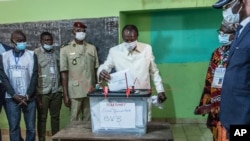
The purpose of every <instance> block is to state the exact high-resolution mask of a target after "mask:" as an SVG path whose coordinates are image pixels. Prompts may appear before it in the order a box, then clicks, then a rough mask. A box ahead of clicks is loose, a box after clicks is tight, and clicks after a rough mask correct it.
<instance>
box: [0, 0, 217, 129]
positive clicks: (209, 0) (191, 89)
mask: <svg viewBox="0 0 250 141" xmlns="http://www.w3.org/2000/svg"><path fill="white" fill-rule="evenodd" d="M213 3H214V0H5V1H2V0H0V24H1V23H2V24H3V23H17V22H30V21H47V20H62V19H75V18H76V19H77V18H94V17H108V16H120V18H121V20H120V25H121V27H122V26H123V25H124V24H127V23H133V24H137V26H138V27H139V30H140V37H139V40H141V41H144V42H147V43H152V41H151V39H152V37H151V28H152V25H151V23H152V21H151V20H152V17H153V16H152V13H151V12H152V11H154V12H155V10H158V12H163V13H164V12H166V11H167V12H168V13H169V12H170V14H172V15H174V13H175V12H171V10H177V9H179V10H181V11H179V14H180V13H181V12H184V13H183V14H184V15H185V9H186V8H197V7H198V8H207V7H211V5H212V4H213ZM183 8H184V9H183ZM169 10H170V11H169ZM145 11H147V12H145ZM212 11H216V10H214V9H213V10H212ZM212 13H213V14H214V13H216V12H212ZM197 14H198V15H200V16H201V15H202V13H197ZM205 18H207V17H205ZM201 20H202V19H201ZM159 22H161V21H159ZM198 23H203V22H198ZM217 23H218V17H217V19H216V20H215V21H214V20H212V19H211V22H209V23H208V24H209V25H211V24H212V25H215V24H217ZM162 24H163V23H162ZM190 24H192V22H191V23H190ZM218 25H219V23H218ZM121 27H120V28H121ZM214 28H216V27H214ZM183 29H185V28H183ZM198 30H199V29H198ZM0 34H1V33H0ZM210 36H211V35H209V36H208V37H206V38H211V37H210ZM200 38H201V37H200ZM212 38H213V41H215V40H214V37H212ZM0 40H1V39H0ZM206 41H207V40H206ZM211 46H212V44H211ZM212 47H213V48H214V47H215V46H212ZM153 51H154V52H155V53H156V54H155V56H156V57H157V55H158V53H157V52H158V51H159V50H158V49H157V48H156V49H154V50H153ZM207 53H208V54H210V52H207ZM207 65H208V60H207V61H206V60H205V61H202V62H182V63H161V64H158V67H159V69H160V72H161V75H162V77H163V79H164V86H165V88H166V90H167V95H168V100H167V102H166V103H165V105H164V110H158V109H155V108H154V109H153V114H154V115H153V116H154V117H156V118H166V117H167V118H192V119H193V118H195V119H197V118H198V119H199V118H203V117H199V116H194V115H193V109H194V106H195V105H196V104H197V103H198V100H199V98H200V93H201V90H202V86H203V83H204V78H205V71H206V69H207ZM68 114H69V111H68V109H67V108H65V107H63V108H62V112H61V127H64V126H65V125H66V124H67V123H68V119H69V118H68ZM0 119H1V120H0V127H1V128H8V125H7V120H6V118H5V115H4V113H1V115H0ZM47 123H48V129H49V128H50V126H49V123H50V121H49V120H48V122H47ZM22 127H24V124H23V123H22Z"/></svg>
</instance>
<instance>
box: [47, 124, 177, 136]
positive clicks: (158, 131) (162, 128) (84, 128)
mask: <svg viewBox="0 0 250 141" xmlns="http://www.w3.org/2000/svg"><path fill="white" fill-rule="evenodd" d="M52 139H59V140H60V141H174V138H173V134H172V131H171V129H170V124H169V123H168V122H149V123H148V124H147V133H146V134H145V135H133V134H105V133H92V132H91V124H90V123H84V122H82V121H73V122H71V123H70V124H68V125H67V126H66V127H64V128H63V129H61V130H60V131H59V132H57V133H56V134H55V135H54V136H52Z"/></svg>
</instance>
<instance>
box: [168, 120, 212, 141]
mask: <svg viewBox="0 0 250 141" xmlns="http://www.w3.org/2000/svg"><path fill="white" fill-rule="evenodd" d="M171 129H172V133H173V136H174V141H213V137H212V134H211V132H210V130H209V129H208V128H207V127H206V125H205V123H199V124H194V123H192V124H171Z"/></svg>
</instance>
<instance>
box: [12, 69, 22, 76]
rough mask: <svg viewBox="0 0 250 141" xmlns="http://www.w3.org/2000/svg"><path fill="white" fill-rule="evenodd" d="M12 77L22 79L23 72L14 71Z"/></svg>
mask: <svg viewBox="0 0 250 141" xmlns="http://www.w3.org/2000/svg"><path fill="white" fill-rule="evenodd" d="M12 75H13V77H21V76H22V73H21V70H13V71H12Z"/></svg>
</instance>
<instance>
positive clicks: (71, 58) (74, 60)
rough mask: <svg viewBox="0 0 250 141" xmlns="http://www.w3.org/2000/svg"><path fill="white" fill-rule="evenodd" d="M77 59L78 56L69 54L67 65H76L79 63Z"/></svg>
mask: <svg viewBox="0 0 250 141" xmlns="http://www.w3.org/2000/svg"><path fill="white" fill-rule="evenodd" d="M79 58H80V55H79V54H78V53H76V54H73V55H72V54H71V55H70V56H69V64H72V65H77V63H79V61H80V60H79Z"/></svg>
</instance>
